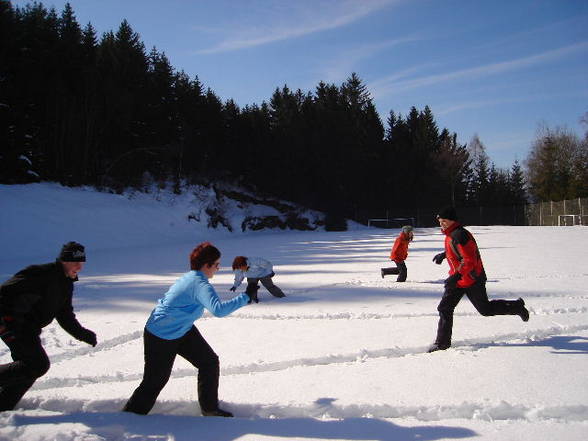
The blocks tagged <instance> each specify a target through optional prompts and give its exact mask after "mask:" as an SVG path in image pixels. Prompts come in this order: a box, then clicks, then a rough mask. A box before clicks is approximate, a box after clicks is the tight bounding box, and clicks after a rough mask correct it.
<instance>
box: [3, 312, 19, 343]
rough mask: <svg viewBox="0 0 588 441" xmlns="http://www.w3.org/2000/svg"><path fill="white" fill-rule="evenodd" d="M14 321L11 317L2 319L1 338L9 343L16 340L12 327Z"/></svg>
mask: <svg viewBox="0 0 588 441" xmlns="http://www.w3.org/2000/svg"><path fill="white" fill-rule="evenodd" d="M12 321H13V319H12V317H10V316H4V317H0V338H2V339H3V340H4V341H5V342H7V343H10V342H11V341H14V340H15V339H16V336H15V335H14V329H13V327H12V326H10V324H11V322H12Z"/></svg>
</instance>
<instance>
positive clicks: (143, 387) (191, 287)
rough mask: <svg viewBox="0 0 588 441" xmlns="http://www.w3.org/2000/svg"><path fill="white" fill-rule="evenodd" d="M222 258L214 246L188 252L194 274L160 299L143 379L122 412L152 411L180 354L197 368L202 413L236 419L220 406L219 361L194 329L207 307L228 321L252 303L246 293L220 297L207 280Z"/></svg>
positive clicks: (148, 330)
mask: <svg viewBox="0 0 588 441" xmlns="http://www.w3.org/2000/svg"><path fill="white" fill-rule="evenodd" d="M220 257H221V253H220V251H219V250H218V249H217V248H216V247H215V246H213V245H212V244H211V243H210V242H203V243H201V244H200V245H198V246H197V247H196V248H194V250H193V251H192V253H191V254H190V267H191V269H192V270H191V271H189V272H187V273H186V274H184V275H183V276H182V277H180V278H179V279H178V280H177V281H176V282H175V283H174V284H173V285H172V286H171V287H170V288H169V290H168V291H167V292H166V293H165V295H164V296H163V298H161V299H159V301H158V303H157V305H156V306H155V309H153V311H152V312H151V315H150V316H149V319H148V320H147V324H146V325H145V330H144V333H143V341H144V350H145V367H144V372H143V381H141V384H140V385H139V387H138V388H137V389H136V390H135V391H134V392H133V395H132V396H131V398H130V399H129V401H128V402H127V403H126V405H125V407H124V409H123V410H124V411H126V412H133V413H137V414H141V415H146V414H147V413H149V411H150V410H151V408H152V407H153V405H154V404H155V400H156V399H157V396H158V395H159V393H160V392H161V390H162V389H163V387H164V386H165V384H166V383H167V381H168V380H169V377H170V374H171V371H172V367H173V364H174V360H175V358H176V355H180V356H181V357H183V358H185V359H186V360H188V361H189V362H190V363H191V364H192V365H194V366H195V367H196V368H197V369H198V402H199V404H200V410H201V412H202V415H204V416H222V417H232V416H233V415H232V414H231V413H230V412H227V411H226V410H223V409H220V408H219V407H218V384H219V372H220V368H219V359H218V356H217V355H216V353H215V352H214V351H213V350H212V348H211V347H210V345H209V344H208V343H207V342H206V340H205V339H204V337H203V336H202V335H201V334H200V332H199V331H198V329H196V327H195V326H194V321H196V320H197V319H199V318H200V317H201V316H202V314H203V313H204V309H207V310H208V311H210V312H211V313H212V314H213V315H214V316H216V317H224V316H227V315H229V314H231V313H232V312H233V311H236V310H237V309H239V308H241V307H243V306H245V305H246V304H247V303H250V300H251V299H250V297H249V296H248V295H247V294H246V293H242V294H240V295H238V296H236V297H234V298H232V299H231V300H227V301H224V302H223V301H221V300H220V299H219V297H218V295H217V293H216V292H215V290H214V288H213V287H212V285H211V284H210V282H209V279H211V278H212V277H213V276H214V274H215V273H216V272H217V271H218V269H219V266H220Z"/></svg>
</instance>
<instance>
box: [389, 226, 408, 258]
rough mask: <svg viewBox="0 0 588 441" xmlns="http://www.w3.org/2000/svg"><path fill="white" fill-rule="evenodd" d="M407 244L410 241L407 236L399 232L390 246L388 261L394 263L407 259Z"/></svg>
mask: <svg viewBox="0 0 588 441" xmlns="http://www.w3.org/2000/svg"><path fill="white" fill-rule="evenodd" d="M409 242H410V239H409V238H408V235H406V234H405V233H404V232H402V231H401V232H400V234H399V235H398V237H397V238H396V240H395V241H394V245H393V246H392V251H391V252H390V260H393V261H394V262H404V261H405V260H406V258H407V257H408V244H409Z"/></svg>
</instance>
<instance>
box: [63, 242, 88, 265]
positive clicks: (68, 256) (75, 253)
mask: <svg viewBox="0 0 588 441" xmlns="http://www.w3.org/2000/svg"><path fill="white" fill-rule="evenodd" d="M57 260H60V261H62V262H85V261H86V252H85V248H84V246H83V245H82V244H80V243H77V242H68V243H66V244H65V245H63V247H62V248H61V253H59V257H58V258H57Z"/></svg>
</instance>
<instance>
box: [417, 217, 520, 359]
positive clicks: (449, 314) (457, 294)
mask: <svg viewBox="0 0 588 441" xmlns="http://www.w3.org/2000/svg"><path fill="white" fill-rule="evenodd" d="M437 219H438V220H439V224H440V226H441V231H443V233H444V234H445V251H444V252H443V253H439V254H437V255H436V256H435V257H433V262H435V263H436V264H438V265H441V263H442V262H443V260H444V259H445V258H447V262H448V263H449V277H448V278H447V279H445V292H444V293H443V297H442V298H441V302H439V306H438V307H437V311H439V325H438V327H437V338H436V339H435V343H434V344H433V345H432V346H431V347H430V348H429V350H428V352H435V351H442V350H445V349H448V348H449V347H450V346H451V332H452V328H453V311H454V310H455V307H456V306H457V304H458V303H459V301H460V300H461V298H462V297H463V295H464V294H465V295H466V296H467V297H468V299H470V302H472V304H473V305H474V307H475V308H476V310H477V311H478V312H479V313H480V314H482V315H483V316H493V315H518V316H519V317H521V319H522V320H523V321H524V322H526V321H528V320H529V311H528V310H527V308H525V302H524V300H523V299H522V298H519V299H518V300H488V294H487V293H486V273H485V271H484V265H483V263H482V258H481V256H480V251H479V249H478V245H477V244H476V240H475V239H474V236H472V233H470V232H469V231H468V230H466V229H465V228H464V227H463V225H461V224H460V223H459V222H458V221H457V213H456V211H455V208H453V207H446V208H444V209H442V210H441V211H440V212H439V214H438V215H437Z"/></svg>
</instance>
